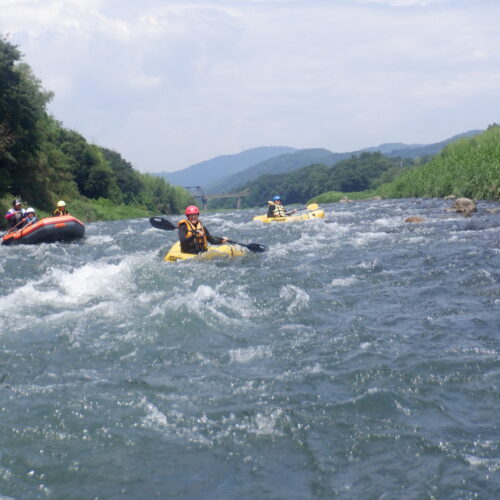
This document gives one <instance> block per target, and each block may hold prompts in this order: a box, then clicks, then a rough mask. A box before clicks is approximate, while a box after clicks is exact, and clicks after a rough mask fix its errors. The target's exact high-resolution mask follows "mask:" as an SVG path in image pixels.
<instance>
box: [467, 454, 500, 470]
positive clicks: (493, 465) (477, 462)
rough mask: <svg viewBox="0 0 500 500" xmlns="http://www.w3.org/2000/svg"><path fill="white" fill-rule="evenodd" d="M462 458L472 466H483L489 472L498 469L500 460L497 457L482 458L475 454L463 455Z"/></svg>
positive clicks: (499, 468)
mask: <svg viewBox="0 0 500 500" xmlns="http://www.w3.org/2000/svg"><path fill="white" fill-rule="evenodd" d="M464 458H465V460H467V462H468V463H469V464H470V465H472V466H474V467H485V468H486V469H488V470H489V471H490V472H498V471H500V460H499V459H498V458H482V457H476V456H475V455H465V456H464Z"/></svg>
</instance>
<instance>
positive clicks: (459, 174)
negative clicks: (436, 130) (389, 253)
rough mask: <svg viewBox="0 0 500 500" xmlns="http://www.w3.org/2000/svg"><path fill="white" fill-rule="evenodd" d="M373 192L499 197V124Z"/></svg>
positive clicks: (391, 195) (404, 195) (389, 195)
mask: <svg viewBox="0 0 500 500" xmlns="http://www.w3.org/2000/svg"><path fill="white" fill-rule="evenodd" d="M377 194H380V195H382V196H384V197H386V198H407V197H437V198H441V197H445V196H448V195H455V196H457V197H459V196H465V197H467V198H472V199H482V200H499V199H500V126H498V125H496V124H495V125H490V126H489V127H488V130H486V131H485V132H483V133H482V134H481V135H478V136H475V137H473V138H469V139H462V140H460V141H458V142H456V143H454V144H450V145H448V146H447V147H446V148H445V149H444V150H443V151H442V152H441V153H440V154H439V155H437V156H436V157H435V158H434V159H433V160H432V161H430V162H429V163H427V164H426V165H423V166H421V167H418V168H412V169H410V170H408V171H406V172H404V173H402V174H401V175H400V176H399V177H397V178H396V179H395V180H394V181H393V182H390V183H388V184H385V185H382V186H380V187H379V188H378V189H377Z"/></svg>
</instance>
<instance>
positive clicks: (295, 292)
mask: <svg viewBox="0 0 500 500" xmlns="http://www.w3.org/2000/svg"><path fill="white" fill-rule="evenodd" d="M280 298H281V299H283V300H284V301H288V302H290V304H289V305H288V307H287V311H288V312H292V311H294V310H301V309H304V308H307V307H309V299H310V297H309V294H308V293H307V292H305V291H304V290H302V289H301V288H299V287H297V286H295V285H285V286H283V287H281V289H280Z"/></svg>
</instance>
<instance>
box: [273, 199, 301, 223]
mask: <svg viewBox="0 0 500 500" xmlns="http://www.w3.org/2000/svg"><path fill="white" fill-rule="evenodd" d="M267 204H268V205H269V208H268V209H267V217H268V218H272V217H288V216H289V215H292V214H294V213H295V212H296V211H297V210H292V211H291V212H287V211H286V210H285V207H284V206H283V205H282V203H281V197H280V196H277V195H276V196H273V197H272V199H271V201H268V202H267Z"/></svg>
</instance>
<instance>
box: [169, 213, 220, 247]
mask: <svg viewBox="0 0 500 500" xmlns="http://www.w3.org/2000/svg"><path fill="white" fill-rule="evenodd" d="M185 213H186V218H185V219H182V220H180V221H179V222H178V223H177V227H178V228H179V229H178V233H179V241H180V242H181V251H182V252H184V253H201V252H206V251H207V248H208V243H211V244H212V245H220V244H222V243H226V241H227V238H225V237H222V238H219V237H217V236H212V235H211V234H210V232H209V231H208V229H207V228H206V227H203V224H202V223H201V221H200V220H199V217H200V209H199V208H198V207H197V206H195V205H190V206H189V207H186V212H185Z"/></svg>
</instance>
